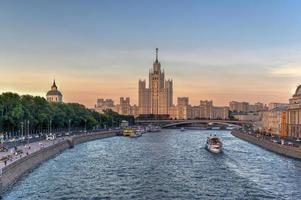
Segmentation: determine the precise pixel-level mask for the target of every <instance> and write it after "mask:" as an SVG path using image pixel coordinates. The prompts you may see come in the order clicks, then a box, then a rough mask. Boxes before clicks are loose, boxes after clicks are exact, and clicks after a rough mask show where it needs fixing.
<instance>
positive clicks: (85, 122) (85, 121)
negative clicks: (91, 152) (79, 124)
mask: <svg viewBox="0 0 301 200" xmlns="http://www.w3.org/2000/svg"><path fill="white" fill-rule="evenodd" d="M86 132H87V120H86V119H85V133H86Z"/></svg>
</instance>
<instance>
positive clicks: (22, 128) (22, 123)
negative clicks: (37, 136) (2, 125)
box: [21, 122, 24, 137]
mask: <svg viewBox="0 0 301 200" xmlns="http://www.w3.org/2000/svg"><path fill="white" fill-rule="evenodd" d="M23 124H24V122H21V137H23Z"/></svg>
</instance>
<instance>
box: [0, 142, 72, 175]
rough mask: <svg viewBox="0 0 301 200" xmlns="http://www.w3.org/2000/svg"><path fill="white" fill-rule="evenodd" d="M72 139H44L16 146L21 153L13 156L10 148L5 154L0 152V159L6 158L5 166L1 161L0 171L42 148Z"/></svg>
mask: <svg viewBox="0 0 301 200" xmlns="http://www.w3.org/2000/svg"><path fill="white" fill-rule="evenodd" d="M72 137H73V136H68V137H64V138H63V137H61V138H56V139H55V140H52V141H50V140H46V139H45V140H41V141H38V142H32V143H29V144H27V143H26V144H24V145H19V146H17V151H19V152H21V151H22V153H18V154H15V153H16V151H15V148H10V149H8V151H7V152H0V159H1V158H5V157H8V159H7V161H6V164H5V161H4V160H1V162H0V169H1V170H2V169H3V168H4V167H5V166H8V165H10V164H12V163H14V162H16V161H17V160H19V159H21V158H23V157H25V156H28V155H30V154H32V153H34V152H37V151H39V150H41V149H43V148H46V147H49V146H51V145H54V144H57V143H59V142H61V141H63V140H66V139H68V138H72Z"/></svg>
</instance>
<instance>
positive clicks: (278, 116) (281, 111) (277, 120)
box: [262, 106, 287, 137]
mask: <svg viewBox="0 0 301 200" xmlns="http://www.w3.org/2000/svg"><path fill="white" fill-rule="evenodd" d="M286 110H287V107H286V106H279V107H275V108H273V109H271V110H268V111H265V112H264V113H263V115H262V127H263V130H264V131H266V132H269V133H271V134H273V135H278V136H281V137H285V136H286V130H285V129H286V122H285V115H286Z"/></svg>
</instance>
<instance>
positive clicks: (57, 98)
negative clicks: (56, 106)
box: [46, 80, 63, 103]
mask: <svg viewBox="0 0 301 200" xmlns="http://www.w3.org/2000/svg"><path fill="white" fill-rule="evenodd" d="M46 99H47V101H49V102H55V103H62V102H63V95H62V93H61V92H60V91H59V90H58V89H57V86H56V83H55V80H53V84H52V86H51V90H49V91H48V92H47V94H46Z"/></svg>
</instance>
